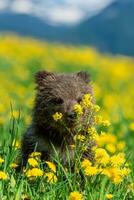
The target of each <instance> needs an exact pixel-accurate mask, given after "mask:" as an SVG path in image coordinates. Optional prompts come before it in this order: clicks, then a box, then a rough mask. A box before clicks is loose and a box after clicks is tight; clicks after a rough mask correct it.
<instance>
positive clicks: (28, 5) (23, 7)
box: [11, 0, 34, 14]
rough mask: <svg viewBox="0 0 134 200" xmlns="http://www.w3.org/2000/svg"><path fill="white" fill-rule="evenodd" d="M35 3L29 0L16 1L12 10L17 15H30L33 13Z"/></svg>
mask: <svg viewBox="0 0 134 200" xmlns="http://www.w3.org/2000/svg"><path fill="white" fill-rule="evenodd" d="M33 5H34V4H33V3H32V1H28V0H19V1H18V0H16V1H14V2H13V3H12V5H11V10H12V11H14V12H17V13H25V14H30V13H31V12H32V11H33Z"/></svg>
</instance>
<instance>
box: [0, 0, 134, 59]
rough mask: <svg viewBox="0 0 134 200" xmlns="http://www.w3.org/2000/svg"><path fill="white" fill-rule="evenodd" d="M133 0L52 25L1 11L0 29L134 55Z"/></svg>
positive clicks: (123, 0) (123, 1)
mask: <svg viewBox="0 0 134 200" xmlns="http://www.w3.org/2000/svg"><path fill="white" fill-rule="evenodd" d="M133 19H134V0H116V1H114V2H113V3H111V5H109V6H108V7H106V8H105V9H104V10H103V11H101V12H100V13H99V14H97V15H96V16H94V17H92V18H89V19H87V20H85V21H83V22H81V23H80V24H78V25H76V26H70V27H67V26H52V25H50V24H47V23H46V22H45V21H43V20H41V19H39V18H36V17H34V16H31V15H28V14H15V13H11V12H6V13H5V12H3V13H0V31H13V32H17V33H18V34H21V35H28V36H33V37H36V38H41V39H45V40H48V41H56V42H57V41H58V42H62V43H71V44H84V45H90V46H94V47H96V48H98V49H99V50H100V51H102V52H110V53H113V54H124V55H129V56H134V25H133Z"/></svg>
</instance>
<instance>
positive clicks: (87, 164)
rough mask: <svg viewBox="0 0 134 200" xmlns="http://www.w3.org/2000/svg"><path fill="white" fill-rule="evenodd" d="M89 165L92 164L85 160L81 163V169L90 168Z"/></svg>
mask: <svg viewBox="0 0 134 200" xmlns="http://www.w3.org/2000/svg"><path fill="white" fill-rule="evenodd" d="M91 165H92V163H91V162H90V160H88V159H86V158H85V159H84V160H83V161H82V162H81V166H82V168H86V167H90V166H91Z"/></svg>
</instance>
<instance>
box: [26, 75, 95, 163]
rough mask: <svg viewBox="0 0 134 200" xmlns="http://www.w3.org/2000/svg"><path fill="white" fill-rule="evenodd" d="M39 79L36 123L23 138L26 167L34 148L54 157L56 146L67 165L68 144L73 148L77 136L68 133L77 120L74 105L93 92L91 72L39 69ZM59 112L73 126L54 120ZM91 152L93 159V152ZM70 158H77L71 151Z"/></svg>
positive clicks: (35, 110) (34, 119)
mask: <svg viewBox="0 0 134 200" xmlns="http://www.w3.org/2000/svg"><path fill="white" fill-rule="evenodd" d="M35 79H36V84H37V87H36V90H37V93H36V98H35V105H34V109H33V118H32V123H31V125H30V127H29V128H28V130H27V132H26V133H25V134H24V136H23V139H22V166H25V165H26V162H27V159H28V156H29V154H30V153H32V152H34V151H39V152H41V154H42V159H44V160H51V158H52V157H53V155H54V152H55V151H54V149H56V151H57V152H58V154H59V156H60V157H61V160H62V164H63V165H64V164H65V163H66V153H65V151H66V147H68V148H69V146H70V145H72V144H73V137H74V135H75V133H74V135H72V134H69V133H68V130H71V129H72V132H73V128H74V127H75V123H76V114H75V113H74V110H73V108H74V105H75V104H77V103H79V102H80V101H81V99H82V97H83V95H84V94H87V93H89V94H91V95H92V88H91V85H90V83H89V82H90V80H89V74H88V73H86V72H78V73H72V74H56V73H51V72H46V71H39V72H37V73H36V75H35ZM56 112H60V113H62V114H63V120H64V123H65V124H66V126H67V127H68V128H69V129H66V128H65V127H64V126H61V125H60V124H59V123H57V122H56V121H54V119H53V117H52V116H53V114H54V113H56ZM53 147H54V148H53ZM89 151H90V150H89ZM88 154H89V155H88V156H89V158H90V157H91V152H88ZM70 157H71V159H73V154H72V152H71V150H70Z"/></svg>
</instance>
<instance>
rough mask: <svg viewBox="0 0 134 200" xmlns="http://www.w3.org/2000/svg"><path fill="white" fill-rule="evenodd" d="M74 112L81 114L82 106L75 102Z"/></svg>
mask: <svg viewBox="0 0 134 200" xmlns="http://www.w3.org/2000/svg"><path fill="white" fill-rule="evenodd" d="M74 112H75V113H77V114H78V115H82V114H83V108H82V106H81V105H80V104H75V105H74Z"/></svg>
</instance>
